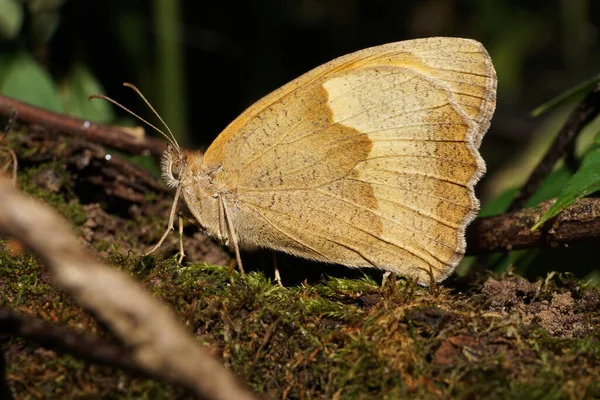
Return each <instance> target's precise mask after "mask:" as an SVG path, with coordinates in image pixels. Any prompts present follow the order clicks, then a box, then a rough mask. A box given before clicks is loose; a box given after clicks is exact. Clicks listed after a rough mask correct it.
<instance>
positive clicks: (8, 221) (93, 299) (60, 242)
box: [0, 178, 255, 400]
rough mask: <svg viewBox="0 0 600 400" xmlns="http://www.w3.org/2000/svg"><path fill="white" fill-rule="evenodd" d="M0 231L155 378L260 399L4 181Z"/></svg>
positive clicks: (59, 222)
mask: <svg viewBox="0 0 600 400" xmlns="http://www.w3.org/2000/svg"><path fill="white" fill-rule="evenodd" d="M0 204H2V207H0V229H1V230H2V231H3V232H5V233H6V234H8V235H10V236H13V237H14V238H16V239H17V240H20V241H21V242H23V243H24V244H25V245H26V246H27V247H29V248H30V249H31V250H32V251H33V252H35V253H36V254H37V255H38V256H39V257H40V259H41V260H42V261H43V262H44V263H45V264H46V265H47V266H48V269H49V271H50V274H51V276H52V278H53V280H54V282H55V284H56V285H57V286H59V287H60V288H61V289H63V290H64V291H65V292H66V293H68V294H70V295H71V296H73V297H74V298H75V300H76V301H77V302H78V303H79V304H81V305H82V306H84V307H86V308H87V309H89V310H91V311H92V312H93V313H94V314H95V315H96V316H98V318H99V319H101V320H102V321H103V322H104V323H105V324H106V325H107V326H108V327H109V329H111V331H112V332H113V333H114V334H115V335H116V336H117V337H118V338H119V339H120V340H121V341H122V342H123V343H124V345H125V346H127V348H128V350H129V351H130V356H131V358H132V360H133V361H134V362H135V363H136V364H137V365H138V366H139V367H140V368H141V369H144V370H146V371H147V372H148V373H149V374H151V375H152V376H155V377H157V378H161V379H164V380H168V381H170V382H173V383H176V384H180V385H182V386H184V387H186V388H188V389H190V390H191V391H192V392H194V393H195V394H196V395H198V396H199V397H205V398H209V399H223V400H225V399H240V400H245V399H254V398H255V397H254V396H253V395H252V394H250V393H249V392H248V391H247V390H246V389H245V388H243V387H242V386H241V385H240V383H239V382H238V381H237V380H236V379H235V378H234V377H233V376H232V375H231V374H230V373H229V372H228V371H227V370H226V369H225V368H224V367H223V366H222V365H221V364H220V363H219V362H217V361H216V360H215V359H213V358H212V356H211V355H210V354H209V353H208V352H207V351H206V350H205V349H203V348H202V346H201V344H200V343H198V342H197V341H196V340H195V339H194V338H193V337H192V336H191V335H190V334H189V333H188V332H187V331H186V330H184V329H183V328H182V327H181V326H180V325H179V323H178V322H177V319H176V317H175V315H173V313H172V312H171V311H170V310H169V309H168V308H167V307H166V306H165V305H164V304H162V303H161V302H159V301H158V300H157V299H156V298H154V297H153V296H151V295H150V294H148V293H147V292H146V291H145V290H144V289H143V288H141V287H140V286H139V285H138V284H136V283H135V282H134V281H133V280H132V279H131V278H130V277H129V276H128V275H127V274H125V273H124V272H122V271H119V270H117V269H116V268H111V267H108V266H106V265H104V264H102V263H100V262H99V261H97V259H95V258H94V257H93V256H92V255H91V254H89V253H88V252H87V251H85V250H84V249H83V248H82V247H81V245H80V243H79V241H78V239H77V238H76V237H75V235H73V233H72V231H71V228H70V227H69V225H68V224H67V223H66V221H65V220H64V219H62V218H61V217H59V216H57V214H56V212H55V211H54V210H52V209H51V208H50V207H49V206H46V205H43V204H42V203H40V202H39V201H37V200H34V199H32V198H30V197H27V196H25V195H23V194H21V193H19V192H18V191H17V190H15V189H14V188H13V187H12V185H11V184H10V181H9V180H7V179H6V178H0Z"/></svg>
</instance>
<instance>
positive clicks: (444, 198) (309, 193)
mask: <svg viewBox="0 0 600 400" xmlns="http://www.w3.org/2000/svg"><path fill="white" fill-rule="evenodd" d="M496 85H497V80H496V73H495V70H494V66H493V64H492V61H491V59H490V57H489V55H488V53H487V52H486V50H485V49H484V47H483V46H482V45H481V44H480V43H478V42H476V41H474V40H470V39H461V38H446V37H434V38H427V39H416V40H408V41H402V42H396V43H388V44H384V45H380V46H376V47H371V48H367V49H364V50H360V51H357V52H354V53H351V54H348V55H345V56H342V57H339V58H336V59H335V60H333V61H330V62H328V63H326V64H323V65H321V66H319V67H317V68H315V69H313V70H311V71H309V72H307V73H305V74H304V75H302V76H300V77H299V78H297V79H295V80H293V81H291V82H289V83H288V84H286V85H284V86H282V87H281V88H279V89H277V90H275V91H274V92H272V93H270V94H268V95H266V96H265V97H263V98H262V99H260V100H259V101H257V102H256V103H255V104H253V105H252V106H250V107H249V108H248V109H246V110H245V111H244V112H243V113H242V114H241V115H240V116H239V117H238V118H236V119H235V120H234V121H233V122H231V123H230V124H229V126H227V127H226V128H225V130H223V132H221V134H220V135H219V136H218V137H217V138H216V139H215V141H214V142H213V143H212V144H211V145H210V147H209V148H208V149H207V150H206V152H204V153H201V152H198V151H188V150H185V149H182V148H181V147H180V146H179V145H178V143H177V141H176V140H175V138H174V136H173V135H172V134H171V135H170V136H167V135H165V136H166V137H167V138H168V140H169V143H170V144H169V146H168V149H167V151H166V152H165V153H164V155H163V159H162V172H163V177H164V179H165V181H166V183H167V185H168V186H170V187H173V188H176V194H175V200H174V203H173V207H172V210H171V215H170V219H169V226H168V229H167V231H166V232H165V235H163V238H162V239H161V240H160V242H159V243H158V245H157V246H155V248H154V249H156V248H157V247H158V246H159V245H160V243H162V241H163V240H164V238H165V237H166V235H167V234H168V233H169V232H170V231H171V230H172V229H173V223H174V218H175V213H176V212H175V210H176V204H177V202H178V199H179V197H180V196H181V197H183V199H184V200H185V202H186V204H187V206H188V208H189V210H190V211H191V213H192V214H193V217H194V218H195V219H196V220H197V221H198V223H199V224H200V225H201V226H202V227H203V229H204V230H205V231H206V232H207V233H208V234H209V235H211V236H213V237H215V238H217V239H218V240H220V241H223V242H225V243H228V244H229V245H230V246H231V247H233V249H234V251H235V254H236V259H237V263H238V265H240V266H241V257H240V252H239V248H240V246H241V245H245V244H248V245H253V246H259V247H263V248H268V249H273V250H278V251H282V252H285V253H288V254H292V255H295V256H299V257H303V258H307V259H310V260H316V261H321V262H326V263H335V264H342V265H346V266H349V267H371V268H378V269H381V270H385V271H390V272H394V273H397V274H401V275H406V276H410V277H413V278H415V279H416V280H417V281H418V282H419V283H420V284H423V285H427V284H429V282H431V279H434V280H435V281H441V280H443V279H444V278H446V277H447V276H448V275H449V274H450V273H451V272H452V271H453V269H454V268H455V266H456V265H457V264H458V262H459V261H460V260H461V259H462V257H463V255H464V253H465V246H466V244H465V238H464V235H465V229H466V227H467V225H468V224H469V223H470V222H471V221H472V220H473V219H474V218H475V216H476V215H477V213H478V210H479V201H478V200H477V198H476V197H475V194H474V190H473V188H474V186H475V184H476V182H477V181H478V180H479V179H480V177H481V176H482V175H483V174H484V172H485V163H484V160H483V159H482V158H481V156H480V154H479V151H478V149H479V146H480V144H481V141H482V139H483V136H484V134H485V133H486V131H487V129H488V128H489V126H490V120H491V118H492V115H493V113H494V109H495V105H496ZM169 132H170V131H169ZM154 249H153V250H154Z"/></svg>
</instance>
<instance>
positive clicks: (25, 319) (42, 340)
mask: <svg viewBox="0 0 600 400" xmlns="http://www.w3.org/2000/svg"><path fill="white" fill-rule="evenodd" d="M0 334H2V335H9V336H15V337H18V338H21V339H25V340H28V341H31V342H35V343H37V344H39V345H40V346H43V347H46V348H47V349H50V350H54V351H63V352H65V353H69V354H72V355H74V356H77V357H81V358H82V359H84V360H86V361H89V362H92V363H95V364H102V365H108V366H110V367H114V368H119V369H122V370H126V371H130V372H133V373H136V374H141V375H145V376H148V373H147V371H145V370H142V369H140V368H139V367H138V366H137V365H136V364H134V363H132V362H131V359H130V358H129V354H128V353H126V352H125V350H124V349H123V348H122V347H119V346H117V345H114V344H112V343H110V342H108V341H107V340H103V339H99V338H96V337H92V336H89V335H84V334H82V333H79V332H75V331H73V330H72V329H69V328H66V327H61V326H57V325H55V324H51V323H49V322H46V321H42V320H40V319H37V318H33V317H29V316H27V315H24V314H21V313H17V312H14V311H11V310H8V309H5V308H0Z"/></svg>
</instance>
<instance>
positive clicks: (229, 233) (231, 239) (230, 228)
mask: <svg viewBox="0 0 600 400" xmlns="http://www.w3.org/2000/svg"><path fill="white" fill-rule="evenodd" d="M221 203H222V206H223V211H224V214H225V221H226V223H227V236H228V238H229V244H230V245H232V246H233V251H234V252H235V261H236V263H237V265H238V268H239V269H240V272H241V274H242V275H243V274H244V266H243V265H242V257H241V256H240V247H239V245H238V240H237V236H236V234H235V229H233V224H232V223H231V216H230V215H229V211H228V207H227V204H225V199H224V198H223V197H221Z"/></svg>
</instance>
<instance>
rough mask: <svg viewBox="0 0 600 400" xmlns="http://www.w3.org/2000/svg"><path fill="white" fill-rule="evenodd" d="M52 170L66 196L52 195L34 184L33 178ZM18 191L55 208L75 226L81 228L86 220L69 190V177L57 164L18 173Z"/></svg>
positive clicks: (60, 165)
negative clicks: (64, 189)
mask: <svg viewBox="0 0 600 400" xmlns="http://www.w3.org/2000/svg"><path fill="white" fill-rule="evenodd" d="M49 168H50V169H52V170H53V171H55V172H56V174H57V175H58V177H59V178H60V180H61V187H64V188H66V189H67V190H66V192H67V193H66V194H65V193H62V192H58V193H53V192H49V191H47V190H45V189H44V188H42V187H40V186H38V185H37V184H36V183H35V176H36V175H37V174H38V173H40V172H41V171H44V170H47V169H49ZM19 172H20V173H19V177H18V182H19V189H21V190H22V191H23V192H25V193H28V194H30V195H32V196H34V197H36V198H38V199H40V200H42V201H44V202H45V203H47V204H49V205H51V206H52V207H54V208H56V209H57V210H58V211H59V212H60V213H61V214H62V215H63V216H64V217H65V218H66V219H67V220H68V221H70V222H71V223H72V224H73V225H75V226H81V225H83V224H84V223H85V221H86V220H87V215H86V213H85V210H84V208H83V207H82V206H81V204H79V201H78V200H77V196H76V195H75V194H74V193H73V192H72V191H71V190H70V187H71V184H70V179H71V178H70V175H69V173H68V172H67V171H66V170H65V168H64V166H63V165H62V164H61V163H59V162H52V163H48V164H41V165H39V166H36V167H32V168H30V169H27V170H24V171H19Z"/></svg>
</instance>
